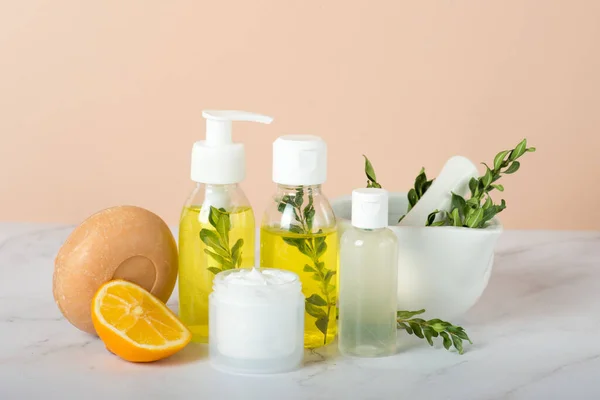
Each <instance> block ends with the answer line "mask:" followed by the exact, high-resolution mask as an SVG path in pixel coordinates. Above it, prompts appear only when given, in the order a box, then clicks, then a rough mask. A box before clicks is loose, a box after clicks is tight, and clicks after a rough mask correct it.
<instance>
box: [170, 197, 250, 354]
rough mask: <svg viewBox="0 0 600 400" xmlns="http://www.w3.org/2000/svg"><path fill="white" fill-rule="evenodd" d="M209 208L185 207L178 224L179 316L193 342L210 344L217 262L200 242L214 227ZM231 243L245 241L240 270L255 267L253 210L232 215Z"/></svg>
mask: <svg viewBox="0 0 600 400" xmlns="http://www.w3.org/2000/svg"><path fill="white" fill-rule="evenodd" d="M209 211H210V210H209V209H207V208H205V209H201V207H199V206H191V207H185V208H184V209H183V212H182V214H181V221H180V223H179V317H180V318H181V320H182V321H183V323H184V324H185V325H186V326H187V327H188V328H189V329H190V331H191V332H192V341H194V342H201V343H207V342H208V295H209V294H210V293H211V292H212V283H213V278H214V276H215V271H214V270H213V271H210V270H209V268H215V267H216V268H220V267H221V266H220V265H218V263H217V261H215V260H214V259H213V258H211V257H210V256H209V255H207V254H206V252H205V250H209V251H210V250H211V249H210V248H209V247H207V245H206V244H205V243H204V242H203V241H202V240H201V239H200V231H201V230H202V229H209V230H212V231H215V228H214V227H213V226H212V225H211V224H210V223H209V220H208V217H209ZM229 219H230V223H231V229H230V230H229V243H231V245H233V244H234V243H236V242H237V241H238V239H243V240H244V244H243V245H242V247H241V254H240V257H241V264H240V265H238V267H239V268H249V267H253V266H254V229H255V228H254V213H253V212H252V209H251V208H250V207H244V208H237V209H234V210H231V211H230V212H229Z"/></svg>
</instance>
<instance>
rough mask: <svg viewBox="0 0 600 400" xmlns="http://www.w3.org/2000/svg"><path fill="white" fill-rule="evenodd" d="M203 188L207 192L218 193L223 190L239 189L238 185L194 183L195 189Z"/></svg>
mask: <svg viewBox="0 0 600 400" xmlns="http://www.w3.org/2000/svg"><path fill="white" fill-rule="evenodd" d="M201 186H203V187H204V188H205V189H206V190H207V191H211V190H215V191H216V190H218V191H223V190H227V191H229V190H236V189H238V188H239V187H240V185H239V183H228V184H226V185H218V184H214V183H201V182H196V187H201Z"/></svg>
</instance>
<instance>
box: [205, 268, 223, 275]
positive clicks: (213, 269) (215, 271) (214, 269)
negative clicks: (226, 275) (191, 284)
mask: <svg viewBox="0 0 600 400" xmlns="http://www.w3.org/2000/svg"><path fill="white" fill-rule="evenodd" d="M207 270H209V271H210V272H212V273H213V274H215V275H216V274H218V273H219V272H222V270H220V269H219V268H215V267H208V268H207Z"/></svg>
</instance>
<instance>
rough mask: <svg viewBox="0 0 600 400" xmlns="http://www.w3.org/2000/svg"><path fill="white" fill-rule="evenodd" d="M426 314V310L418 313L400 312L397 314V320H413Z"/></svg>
mask: <svg viewBox="0 0 600 400" xmlns="http://www.w3.org/2000/svg"><path fill="white" fill-rule="evenodd" d="M424 312H425V309H422V310H418V311H398V313H397V314H396V318H398V319H400V320H405V319H409V318H412V317H414V316H415V315H420V314H423V313H424Z"/></svg>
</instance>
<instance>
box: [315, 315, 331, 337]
mask: <svg viewBox="0 0 600 400" xmlns="http://www.w3.org/2000/svg"><path fill="white" fill-rule="evenodd" d="M315 325H316V327H317V328H318V329H319V330H320V331H321V333H322V334H323V335H327V325H329V319H327V316H325V317H321V318H319V319H317V320H316V321H315Z"/></svg>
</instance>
